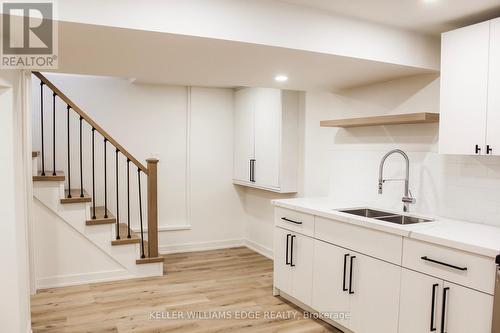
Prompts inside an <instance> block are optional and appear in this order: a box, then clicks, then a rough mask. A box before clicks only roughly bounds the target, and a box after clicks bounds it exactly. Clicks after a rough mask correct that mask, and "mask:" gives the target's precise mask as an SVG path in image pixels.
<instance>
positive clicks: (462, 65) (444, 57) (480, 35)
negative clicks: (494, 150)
mask: <svg viewBox="0 0 500 333" xmlns="http://www.w3.org/2000/svg"><path fill="white" fill-rule="evenodd" d="M489 32H490V22H489V21H488V22H484V23H479V24H475V25H472V26H469V27H465V28H462V29H458V30H454V31H451V32H447V33H445V34H443V37H442V44H441V107H440V125H439V152H440V153H441V154H463V155H474V154H476V151H475V147H476V145H478V147H479V148H480V149H481V152H480V154H485V153H486V152H485V141H486V113H487V112H486V111H487V99H488V97H487V93H488V49H489V42H490V41H489Z"/></svg>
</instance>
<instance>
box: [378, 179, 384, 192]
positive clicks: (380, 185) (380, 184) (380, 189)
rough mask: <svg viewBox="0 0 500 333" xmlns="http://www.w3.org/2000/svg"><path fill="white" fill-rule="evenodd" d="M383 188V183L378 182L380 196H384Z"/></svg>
mask: <svg viewBox="0 0 500 333" xmlns="http://www.w3.org/2000/svg"><path fill="white" fill-rule="evenodd" d="M382 186H383V182H381V181H379V182H378V194H382V192H383V191H382Z"/></svg>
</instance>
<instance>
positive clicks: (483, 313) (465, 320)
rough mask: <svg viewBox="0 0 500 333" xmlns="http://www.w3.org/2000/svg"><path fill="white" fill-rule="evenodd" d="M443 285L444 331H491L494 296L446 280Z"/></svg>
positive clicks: (458, 332)
mask: <svg viewBox="0 0 500 333" xmlns="http://www.w3.org/2000/svg"><path fill="white" fill-rule="evenodd" d="M443 286H444V288H443V299H444V297H445V296H444V294H445V293H446V300H443V301H446V302H445V307H444V316H443V315H442V316H443V318H444V330H443V332H446V333H470V332H474V333H491V321H492V315H493V312H492V309H493V296H491V295H488V294H484V293H482V292H479V291H475V290H473V289H469V288H466V287H462V286H459V285H457V284H454V283H450V282H446V281H445V282H444V284H443Z"/></svg>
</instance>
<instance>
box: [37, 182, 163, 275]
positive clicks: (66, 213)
mask: <svg viewBox="0 0 500 333" xmlns="http://www.w3.org/2000/svg"><path fill="white" fill-rule="evenodd" d="M33 196H34V197H35V198H36V199H37V200H39V201H40V202H41V203H42V204H43V205H44V206H46V207H47V208H48V209H50V210H51V211H52V212H54V213H55V214H56V215H57V216H59V217H60V218H61V219H62V220H63V221H65V222H66V223H68V224H69V225H70V226H71V227H72V228H73V229H75V230H76V231H77V232H79V233H80V234H82V235H83V236H84V237H85V238H86V239H88V240H89V241H90V242H91V243H93V244H94V245H95V246H97V247H98V248H100V249H101V250H102V251H103V252H104V253H106V254H107V255H108V256H109V257H111V258H112V259H113V260H114V261H116V262H117V263H119V264H120V265H121V266H122V267H123V268H124V269H126V270H127V271H128V272H129V274H130V278H139V277H150V276H162V275H163V263H162V262H159V263H148V264H141V265H138V264H136V259H138V258H140V244H124V245H115V246H113V245H111V241H112V240H113V239H115V238H116V228H115V224H103V225H94V226H87V225H86V223H85V222H86V221H87V220H89V219H90V207H91V205H90V203H71V204H61V202H60V199H61V198H63V197H64V182H62V181H40V182H33Z"/></svg>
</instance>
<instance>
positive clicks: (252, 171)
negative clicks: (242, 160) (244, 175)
mask: <svg viewBox="0 0 500 333" xmlns="http://www.w3.org/2000/svg"><path fill="white" fill-rule="evenodd" d="M250 181H251V182H253V183H255V160H254V159H251V160H250Z"/></svg>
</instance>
